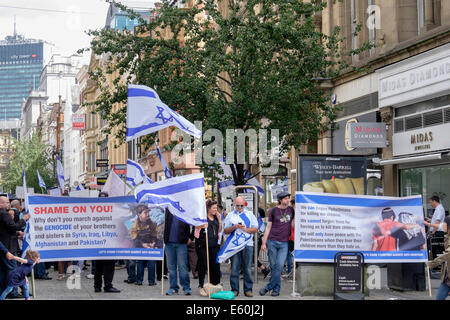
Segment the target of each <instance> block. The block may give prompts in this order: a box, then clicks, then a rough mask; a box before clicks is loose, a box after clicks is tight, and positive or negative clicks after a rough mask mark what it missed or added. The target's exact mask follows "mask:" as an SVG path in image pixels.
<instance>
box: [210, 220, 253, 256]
mask: <svg viewBox="0 0 450 320" xmlns="http://www.w3.org/2000/svg"><path fill="white" fill-rule="evenodd" d="M232 219H234V221H232V224H238V223H243V224H244V225H245V226H246V227H247V228H250V220H249V219H248V218H247V217H246V216H245V215H244V214H242V215H233V216H232ZM252 240H253V235H252V234H250V233H247V232H244V231H242V230H241V229H236V230H234V231H233V232H232V233H231V234H230V236H229V237H228V238H227V241H225V243H224V245H223V246H222V248H221V249H220V250H219V252H218V253H217V258H216V262H217V263H222V262H225V261H226V260H228V259H230V258H231V257H232V256H234V255H235V254H236V253H238V252H240V251H242V250H243V249H244V248H245V247H246V246H247V244H249V243H250V242H252Z"/></svg>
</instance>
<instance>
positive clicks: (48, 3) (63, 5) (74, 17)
mask: <svg viewBox="0 0 450 320" xmlns="http://www.w3.org/2000/svg"><path fill="white" fill-rule="evenodd" d="M2 6H14V7H27V8H35V9H36V10H25V9H17V8H5V7H2ZM108 6H109V4H108V3H106V2H105V1H104V0H76V1H75V0H64V1H61V0H39V1H37V0H36V1H32V0H28V1H27V0H17V1H14V2H13V3H11V1H1V0H0V12H1V14H0V39H4V38H5V37H6V36H7V35H12V34H13V30H14V15H15V16H16V25H17V33H19V34H22V35H24V36H25V37H26V38H35V39H42V40H45V41H48V42H50V43H53V44H55V45H56V47H57V48H58V50H59V51H60V52H61V53H62V54H63V55H70V54H74V53H76V51H77V50H78V49H80V48H83V47H86V46H89V43H90V37H89V36H88V35H87V34H86V32H85V31H87V30H89V29H99V28H102V27H103V26H104V24H105V19H106V13H107V10H108ZM46 10H54V11H62V12H54V11H46Z"/></svg>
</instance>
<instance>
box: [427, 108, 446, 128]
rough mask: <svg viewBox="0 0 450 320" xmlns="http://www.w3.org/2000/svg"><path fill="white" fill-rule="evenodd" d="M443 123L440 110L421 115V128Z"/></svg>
mask: <svg viewBox="0 0 450 320" xmlns="http://www.w3.org/2000/svg"><path fill="white" fill-rule="evenodd" d="M443 122H444V119H443V114H442V110H439V111H434V112H428V113H424V115H423V126H424V127H428V126H434V125H438V124H442V123H443Z"/></svg>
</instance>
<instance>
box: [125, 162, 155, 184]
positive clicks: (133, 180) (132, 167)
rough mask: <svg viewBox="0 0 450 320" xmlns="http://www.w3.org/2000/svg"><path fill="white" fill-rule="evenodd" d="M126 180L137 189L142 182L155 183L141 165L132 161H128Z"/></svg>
mask: <svg viewBox="0 0 450 320" xmlns="http://www.w3.org/2000/svg"><path fill="white" fill-rule="evenodd" d="M126 180H127V182H128V183H129V184H131V185H132V186H133V187H136V186H137V185H138V184H139V183H141V182H144V183H153V181H152V180H151V179H150V178H149V177H147V175H146V174H145V173H144V168H142V166H141V165H140V164H139V163H137V162H135V161H133V160H130V159H128V160H127V178H126Z"/></svg>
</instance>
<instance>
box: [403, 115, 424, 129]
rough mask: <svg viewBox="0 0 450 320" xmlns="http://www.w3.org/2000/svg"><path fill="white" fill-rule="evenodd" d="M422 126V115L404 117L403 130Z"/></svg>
mask: <svg viewBox="0 0 450 320" xmlns="http://www.w3.org/2000/svg"><path fill="white" fill-rule="evenodd" d="M418 128H422V115H421V114H420V115H418V116H413V117H408V118H406V119H405V130H414V129H418Z"/></svg>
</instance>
